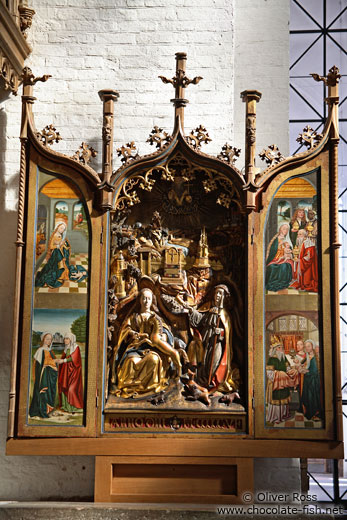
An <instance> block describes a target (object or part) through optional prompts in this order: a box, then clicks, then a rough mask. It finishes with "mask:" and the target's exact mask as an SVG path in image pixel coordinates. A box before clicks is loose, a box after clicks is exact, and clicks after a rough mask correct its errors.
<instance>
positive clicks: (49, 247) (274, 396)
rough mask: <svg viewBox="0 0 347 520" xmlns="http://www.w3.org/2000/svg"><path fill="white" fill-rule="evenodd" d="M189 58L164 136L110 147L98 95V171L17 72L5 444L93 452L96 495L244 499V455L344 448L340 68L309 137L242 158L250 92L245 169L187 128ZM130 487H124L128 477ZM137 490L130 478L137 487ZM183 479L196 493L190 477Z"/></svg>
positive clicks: (252, 138) (333, 453) (176, 81)
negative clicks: (38, 121)
mask: <svg viewBox="0 0 347 520" xmlns="http://www.w3.org/2000/svg"><path fill="white" fill-rule="evenodd" d="M185 64H186V55H185V54H184V53H177V54H176V74H175V76H174V77H173V78H172V79H167V78H165V77H162V76H160V78H161V79H162V81H163V82H164V83H168V84H171V85H173V87H174V89H175V97H174V98H173V99H172V102H173V104H174V110H175V120H174V129H173V132H172V134H169V133H167V132H166V131H164V130H163V129H162V128H159V127H158V126H155V127H154V128H153V130H152V131H151V133H150V136H149V138H148V142H149V143H150V144H151V145H153V146H155V147H156V151H155V152H154V153H152V154H151V155H147V156H143V157H140V156H139V154H138V152H137V149H136V146H135V143H134V142H132V141H131V142H129V143H128V144H126V145H124V146H122V147H121V148H119V149H118V150H117V154H118V155H119V156H120V157H121V162H122V166H121V167H120V168H119V169H118V170H117V171H113V170H112V150H113V118H114V103H115V102H116V101H117V99H118V97H119V95H118V93H117V92H115V91H113V90H103V91H100V92H99V95H100V98H101V100H102V102H103V108H104V112H103V113H104V116H103V117H104V119H103V128H102V138H103V151H102V163H103V170H102V172H101V173H97V172H96V171H95V170H94V169H93V168H92V166H91V161H92V159H93V157H95V156H96V151H95V150H94V149H93V148H91V147H90V146H88V145H87V144H86V143H85V142H82V144H81V146H80V148H79V150H77V151H76V152H75V154H74V155H72V156H71V157H68V156H66V155H63V154H61V153H58V152H55V151H54V150H53V149H52V145H53V143H54V142H57V141H59V140H60V139H61V137H60V135H59V132H58V131H57V130H56V128H55V127H54V126H53V125H52V124H51V125H48V126H46V127H45V128H44V129H43V130H42V131H41V132H38V131H37V130H36V129H35V125H34V120H33V114H32V105H33V103H34V100H35V98H34V97H33V87H34V85H35V83H36V82H37V81H46V80H47V79H48V76H43V77H42V78H37V77H35V76H34V75H33V74H32V72H31V70H30V69H28V68H26V69H24V71H23V76H22V81H23V98H22V99H23V112H22V128H21V162H20V188H19V207H18V232H17V242H16V245H17V267H16V269H17V277H16V280H17V282H16V283H17V287H16V292H15V295H16V300H15V330H14V339H13V363H12V379H11V392H10V410H9V430H8V437H9V438H8V443H7V452H8V454H37V455H39V454H50V453H51V446H52V442H54V446H55V452H56V453H59V454H61V455H64V454H66V455H68V454H81V455H82V454H89V455H95V456H96V500H102V501H123V502H129V501H152V502H153V501H171V502H172V501H185V502H195V503H196V502H199V501H201V502H212V503H213V502H216V503H221V502H231V501H240V500H241V494H242V490H249V489H251V488H252V474H253V470H252V461H253V458H254V457H264V456H268V455H269V454H271V456H273V457H309V456H310V457H316V456H319V457H326V458H339V457H342V455H343V443H342V420H341V391H340V388H341V387H340V361H339V313H338V289H337V288H338V248H339V243H338V228H337V146H338V141H339V134H338V126H337V124H338V123H337V121H338V116H337V111H338V99H339V98H338V82H339V78H340V75H339V71H338V70H337V69H336V67H333V68H332V69H331V70H330V72H329V74H328V76H327V77H324V78H323V77H320V76H318V75H316V74H313V77H314V79H315V80H317V81H324V83H325V84H326V85H327V87H328V96H327V99H326V102H327V105H328V108H329V115H328V119H327V122H326V125H325V128H324V131H323V133H322V134H317V133H316V132H314V131H313V130H312V129H311V128H310V127H309V126H307V127H305V128H304V130H303V132H302V134H300V136H299V137H298V141H299V142H300V143H301V144H304V145H305V146H306V147H307V151H305V152H303V153H299V154H297V155H295V156H292V157H288V158H285V157H283V155H282V154H281V153H280V151H279V150H278V147H277V146H276V145H274V144H272V145H270V146H269V147H268V148H267V149H265V150H263V151H262V152H261V153H260V154H259V156H260V158H261V159H262V160H263V161H264V162H265V169H264V170H262V171H261V169H260V168H257V167H256V166H255V163H256V161H255V159H256V157H255V148H256V105H257V103H258V102H259V101H260V99H261V94H260V93H259V92H257V91H245V92H242V94H241V97H242V100H243V101H244V102H245V105H246V131H245V167H244V169H242V170H239V169H238V168H237V167H236V165H235V163H236V160H237V157H238V156H239V155H240V149H238V148H236V147H234V146H232V145H230V144H228V143H226V144H225V145H224V146H223V148H222V150H221V152H220V154H219V155H218V156H217V157H213V156H210V155H208V154H206V153H204V152H202V146H203V145H206V144H208V142H209V141H210V140H211V139H210V137H209V135H208V132H207V130H206V129H205V128H204V127H203V126H202V125H201V124H200V126H197V128H196V129H195V130H193V131H192V132H191V133H190V134H186V133H185V132H184V109H185V106H186V105H187V103H188V101H187V100H186V99H185V89H186V88H187V87H188V86H189V85H190V84H193V85H197V84H198V83H199V82H200V80H201V79H202V78H200V77H195V78H194V79H189V78H188V77H187V76H186V72H185ZM132 483H133V484H132ZM134 486H135V488H136V490H134ZM193 489H196V491H193Z"/></svg>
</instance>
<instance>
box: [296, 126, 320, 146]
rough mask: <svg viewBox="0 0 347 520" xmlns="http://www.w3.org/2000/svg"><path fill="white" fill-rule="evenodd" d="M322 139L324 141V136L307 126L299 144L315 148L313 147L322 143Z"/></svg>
mask: <svg viewBox="0 0 347 520" xmlns="http://www.w3.org/2000/svg"><path fill="white" fill-rule="evenodd" d="M321 139H323V135H322V134H318V133H317V132H316V131H315V130H313V128H311V127H310V125H307V126H305V128H304V129H303V131H302V134H299V137H298V138H297V142H298V143H300V144H301V145H305V146H307V147H308V148H313V146H314V145H315V144H317V143H318V142H319V141H321Z"/></svg>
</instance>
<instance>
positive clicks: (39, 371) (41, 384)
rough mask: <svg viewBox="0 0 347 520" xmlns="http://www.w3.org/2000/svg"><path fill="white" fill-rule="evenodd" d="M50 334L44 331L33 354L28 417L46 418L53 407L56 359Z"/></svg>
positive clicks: (55, 389) (56, 371)
mask: <svg viewBox="0 0 347 520" xmlns="http://www.w3.org/2000/svg"><path fill="white" fill-rule="evenodd" d="M52 340H53V337H52V334H51V333H49V332H44V333H43V334H42V335H41V343H40V346H39V348H38V349H37V351H36V352H35V355H34V391H33V396H32V399H31V403H30V408H29V415H30V417H41V418H43V419H47V418H48V417H50V416H51V414H52V412H53V410H54V408H55V397H56V392H57V378H58V368H57V365H56V363H57V359H56V357H55V355H54V353H53V351H52V350H51V348H52Z"/></svg>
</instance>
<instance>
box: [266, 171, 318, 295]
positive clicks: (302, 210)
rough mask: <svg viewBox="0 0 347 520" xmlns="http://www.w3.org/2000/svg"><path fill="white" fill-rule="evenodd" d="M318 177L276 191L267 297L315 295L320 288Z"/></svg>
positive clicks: (295, 181)
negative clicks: (272, 295) (271, 295)
mask: <svg viewBox="0 0 347 520" xmlns="http://www.w3.org/2000/svg"><path fill="white" fill-rule="evenodd" d="M316 185H317V174H316V173H315V172H314V173H311V174H309V175H305V176H300V177H295V178H293V179H290V180H289V181H287V182H285V183H284V184H283V185H282V186H281V187H280V188H279V190H278V191H277V192H276V194H275V196H274V199H273V201H272V203H271V208H270V210H269V216H268V222H267V229H266V236H265V243H266V254H265V264H266V268H265V290H266V293H267V294H305V293H306V294H307V293H311V294H316V293H318V289H319V280H318V278H319V276H318V272H319V261H318V258H319V254H318V220H319V215H318V207H317V190H316Z"/></svg>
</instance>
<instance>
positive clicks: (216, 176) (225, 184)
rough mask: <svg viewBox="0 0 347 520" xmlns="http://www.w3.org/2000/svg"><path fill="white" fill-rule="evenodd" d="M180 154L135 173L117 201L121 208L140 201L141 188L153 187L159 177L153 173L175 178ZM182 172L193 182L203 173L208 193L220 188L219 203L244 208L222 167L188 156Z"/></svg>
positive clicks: (203, 182)
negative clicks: (213, 167)
mask: <svg viewBox="0 0 347 520" xmlns="http://www.w3.org/2000/svg"><path fill="white" fill-rule="evenodd" d="M179 159H180V154H177V156H175V157H173V158H171V159H169V160H168V161H167V163H166V164H165V165H161V166H155V167H153V168H151V169H150V170H148V171H147V172H146V174H145V175H144V174H142V175H135V176H133V177H131V178H129V179H128V180H127V181H126V182H125V183H124V184H123V186H122V189H121V192H120V194H119V196H118V199H117V201H116V204H115V209H116V210H117V211H121V212H124V211H126V210H127V208H129V207H131V206H134V205H135V204H139V203H140V202H141V198H140V195H139V193H138V190H139V189H141V190H146V191H151V190H152V188H153V186H154V184H155V182H156V179H155V178H154V177H153V174H154V173H156V174H160V177H161V179H162V180H165V181H168V182H173V181H174V180H175V177H176V170H175V165H176V164H177V163H180V161H179ZM180 166H181V167H182V166H184V167H183V168H180V169H179V171H180V173H179V176H180V177H182V179H184V181H185V182H191V181H193V180H194V179H196V178H197V176H199V177H200V179H201V183H202V186H203V189H204V191H205V193H210V192H212V191H217V194H216V204H219V205H220V206H224V207H225V208H229V207H230V204H231V203H232V202H233V203H235V204H237V206H239V207H240V209H241V204H240V200H239V196H238V193H237V191H236V189H235V186H234V184H233V183H232V182H231V181H230V180H229V179H228V178H227V177H225V176H224V175H222V174H220V173H219V172H218V171H215V170H209V169H207V168H201V167H198V166H195V165H194V164H192V163H190V162H189V161H187V160H186V159H184V164H183V163H182V164H181V163H180Z"/></svg>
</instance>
